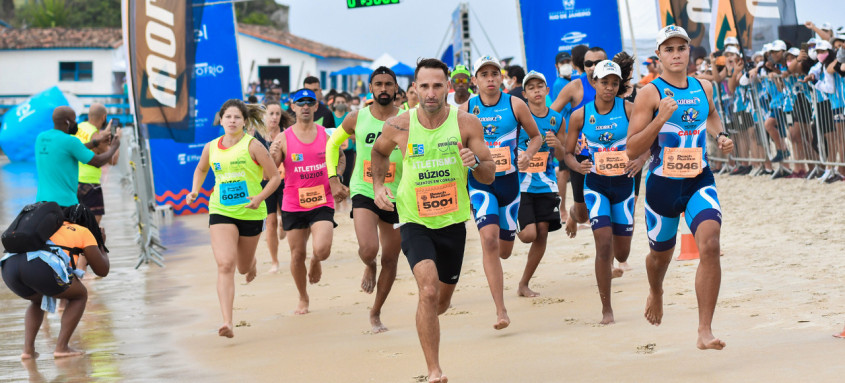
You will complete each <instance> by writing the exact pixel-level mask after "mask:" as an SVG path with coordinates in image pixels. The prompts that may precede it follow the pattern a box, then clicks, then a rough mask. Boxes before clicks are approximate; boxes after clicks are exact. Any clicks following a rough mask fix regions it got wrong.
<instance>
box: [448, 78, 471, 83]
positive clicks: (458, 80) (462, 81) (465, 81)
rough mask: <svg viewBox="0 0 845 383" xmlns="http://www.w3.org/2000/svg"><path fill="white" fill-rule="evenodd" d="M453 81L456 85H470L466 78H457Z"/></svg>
mask: <svg viewBox="0 0 845 383" xmlns="http://www.w3.org/2000/svg"><path fill="white" fill-rule="evenodd" d="M452 81H454V82H455V84H466V83H469V79H466V78H456V79H453V80H452Z"/></svg>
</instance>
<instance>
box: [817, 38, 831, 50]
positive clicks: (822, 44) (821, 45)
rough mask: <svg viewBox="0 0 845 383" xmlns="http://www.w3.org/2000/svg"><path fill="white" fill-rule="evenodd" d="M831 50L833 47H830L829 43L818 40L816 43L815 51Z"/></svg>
mask: <svg viewBox="0 0 845 383" xmlns="http://www.w3.org/2000/svg"><path fill="white" fill-rule="evenodd" d="M832 49H833V47H832V46H831V45H830V43H829V42H827V41H825V40H820V41H818V42H816V50H817V51H820V50H828V51H829V50H832Z"/></svg>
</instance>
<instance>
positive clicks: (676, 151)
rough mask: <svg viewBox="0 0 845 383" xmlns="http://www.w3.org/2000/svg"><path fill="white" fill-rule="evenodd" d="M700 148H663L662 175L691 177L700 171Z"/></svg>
mask: <svg viewBox="0 0 845 383" xmlns="http://www.w3.org/2000/svg"><path fill="white" fill-rule="evenodd" d="M701 156H702V154H701V148H663V175H664V176H666V177H675V178H693V177H695V176H697V175H699V174H700V173H701V170H702V169H701Z"/></svg>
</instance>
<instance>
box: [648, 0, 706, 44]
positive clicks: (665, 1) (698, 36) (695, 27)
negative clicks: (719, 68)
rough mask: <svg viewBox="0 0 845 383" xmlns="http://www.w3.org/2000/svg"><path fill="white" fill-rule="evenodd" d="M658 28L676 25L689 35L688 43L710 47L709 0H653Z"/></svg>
mask: <svg viewBox="0 0 845 383" xmlns="http://www.w3.org/2000/svg"><path fill="white" fill-rule="evenodd" d="M655 2H656V8H657V22H658V23H660V25H659V28H663V27H665V26H667V25H672V24H674V25H677V26H679V27H681V28H684V29H685V30H686V31H687V34H688V35H689V37H690V45H692V46H696V47H705V48H708V47H710V41H711V40H712V38H711V36H710V35H711V34H710V33H709V31H710V21H711V14H712V12H711V9H710V0H655Z"/></svg>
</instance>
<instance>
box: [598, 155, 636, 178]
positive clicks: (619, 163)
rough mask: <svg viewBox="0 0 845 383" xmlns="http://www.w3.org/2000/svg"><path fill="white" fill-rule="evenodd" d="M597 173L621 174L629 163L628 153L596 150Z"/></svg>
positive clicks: (605, 174)
mask: <svg viewBox="0 0 845 383" xmlns="http://www.w3.org/2000/svg"><path fill="white" fill-rule="evenodd" d="M593 157H595V159H596V173H598V174H600V175H603V176H621V175H623V174H625V167H626V166H627V165H628V154H627V153H625V152H622V151H609V152H595V153H594V154H593Z"/></svg>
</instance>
